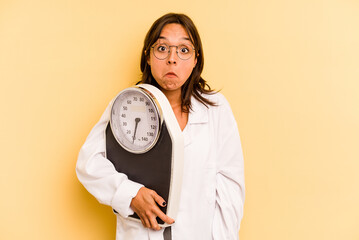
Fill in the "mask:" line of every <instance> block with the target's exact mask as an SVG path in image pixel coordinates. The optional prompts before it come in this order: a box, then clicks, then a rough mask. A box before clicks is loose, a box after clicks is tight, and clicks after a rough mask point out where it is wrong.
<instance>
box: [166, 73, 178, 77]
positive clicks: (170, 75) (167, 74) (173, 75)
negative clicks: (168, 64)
mask: <svg viewBox="0 0 359 240" xmlns="http://www.w3.org/2000/svg"><path fill="white" fill-rule="evenodd" d="M165 76H166V77H177V75H176V74H175V73H174V72H168V73H166V75H165Z"/></svg>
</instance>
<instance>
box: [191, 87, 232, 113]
mask: <svg viewBox="0 0 359 240" xmlns="http://www.w3.org/2000/svg"><path fill="white" fill-rule="evenodd" d="M201 95H202V97H204V98H206V99H207V100H209V101H210V102H212V103H214V106H211V105H208V104H207V106H206V105H204V104H202V103H201V102H200V101H198V100H197V99H195V98H193V105H196V107H201V108H207V109H208V111H215V112H216V111H219V110H220V109H222V108H226V109H228V108H229V109H230V105H229V102H228V101H227V99H226V98H225V96H224V95H223V94H222V93H220V92H214V93H213V94H206V93H203V94H201Z"/></svg>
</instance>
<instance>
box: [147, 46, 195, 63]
mask: <svg viewBox="0 0 359 240" xmlns="http://www.w3.org/2000/svg"><path fill="white" fill-rule="evenodd" d="M171 47H175V48H176V53H177V56H178V57H179V58H180V59H182V60H188V59H190V58H191V57H192V55H193V53H194V51H195V50H194V47H192V46H191V45H189V44H188V45H187V44H181V45H178V46H175V45H171V46H169V45H167V44H166V43H157V44H155V45H154V46H153V47H151V48H153V55H155V57H156V58H157V59H159V60H164V59H166V58H168V56H169V55H170V52H171Z"/></svg>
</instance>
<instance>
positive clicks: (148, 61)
mask: <svg viewBox="0 0 359 240" xmlns="http://www.w3.org/2000/svg"><path fill="white" fill-rule="evenodd" d="M146 53H147V51H146V50H145V56H146ZM147 64H148V65H149V66H151V64H150V56H148V57H147Z"/></svg>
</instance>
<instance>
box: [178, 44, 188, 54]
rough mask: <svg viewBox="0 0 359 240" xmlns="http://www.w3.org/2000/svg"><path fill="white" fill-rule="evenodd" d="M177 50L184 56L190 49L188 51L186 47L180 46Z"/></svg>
mask: <svg viewBox="0 0 359 240" xmlns="http://www.w3.org/2000/svg"><path fill="white" fill-rule="evenodd" d="M179 49H180V52H181V53H184V54H186V53H189V52H190V49H189V47H187V46H180V47H179Z"/></svg>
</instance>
